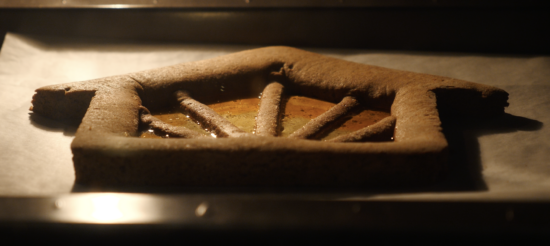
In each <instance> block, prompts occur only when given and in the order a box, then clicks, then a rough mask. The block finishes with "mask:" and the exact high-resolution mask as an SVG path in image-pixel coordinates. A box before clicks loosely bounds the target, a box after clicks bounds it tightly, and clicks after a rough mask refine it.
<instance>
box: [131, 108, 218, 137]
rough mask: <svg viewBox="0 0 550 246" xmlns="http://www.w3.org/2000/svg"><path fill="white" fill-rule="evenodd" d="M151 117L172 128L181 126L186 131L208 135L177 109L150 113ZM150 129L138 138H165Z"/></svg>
mask: <svg viewBox="0 0 550 246" xmlns="http://www.w3.org/2000/svg"><path fill="white" fill-rule="evenodd" d="M151 113H152V114H153V116H155V117H157V118H158V119H159V120H162V121H163V122H165V123H168V124H170V125H173V126H183V127H186V128H187V129H190V130H193V131H196V132H199V133H201V134H203V135H205V136H207V135H210V133H208V132H207V131H205V130H204V129H202V127H201V125H199V124H197V122H194V121H193V120H191V119H190V118H188V117H187V116H186V115H185V114H182V113H181V112H180V111H179V109H178V108H173V109H170V110H168V111H164V112H151ZM155 133H156V132H154V131H153V130H151V129H145V130H143V131H142V132H141V135H140V136H139V137H140V138H165V137H166V136H161V135H157V134H160V133H157V134H155Z"/></svg>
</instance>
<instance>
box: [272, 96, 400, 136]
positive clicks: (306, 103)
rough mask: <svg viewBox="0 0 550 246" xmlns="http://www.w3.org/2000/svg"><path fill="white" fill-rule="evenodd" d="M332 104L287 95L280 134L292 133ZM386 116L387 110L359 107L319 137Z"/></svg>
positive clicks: (335, 134) (336, 134) (351, 128)
mask: <svg viewBox="0 0 550 246" xmlns="http://www.w3.org/2000/svg"><path fill="white" fill-rule="evenodd" d="M334 105H336V104H335V103H331V102H326V101H321V100H317V99H313V98H308V97H302V96H290V97H288V98H287V100H286V105H285V107H284V109H285V111H284V115H283V119H282V122H281V124H282V127H283V129H282V131H281V136H282V137H286V136H288V135H290V134H292V133H293V132H294V131H296V130H298V129H300V128H301V127H303V126H304V125H305V124H307V123H308V122H309V121H310V120H311V119H313V118H315V117H317V116H319V115H321V114H323V113H324V112H326V111H327V110H329V109H330V108H332V107H333V106H334ZM388 116H390V114H389V113H388V112H383V111H375V110H370V109H360V110H358V111H356V112H355V113H353V114H351V115H349V116H346V117H345V118H344V119H343V120H341V121H340V122H337V123H336V124H335V129H334V130H332V131H330V132H327V133H325V134H323V135H322V136H321V138H320V139H321V140H327V139H331V138H335V137H338V136H340V135H344V134H348V133H351V132H353V131H357V130H360V129H362V128H364V127H367V126H369V125H372V124H374V123H376V122H378V121H380V120H382V119H384V118H386V117H388Z"/></svg>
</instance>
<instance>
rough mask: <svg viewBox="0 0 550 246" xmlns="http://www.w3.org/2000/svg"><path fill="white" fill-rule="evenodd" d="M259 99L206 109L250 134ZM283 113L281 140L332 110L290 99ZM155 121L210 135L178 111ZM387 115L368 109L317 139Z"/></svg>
mask: <svg viewBox="0 0 550 246" xmlns="http://www.w3.org/2000/svg"><path fill="white" fill-rule="evenodd" d="M259 104H260V99H259V98H245V99H238V100H233V101H227V102H220V103H213V104H209V105H208V106H209V107H210V108H211V109H212V110H214V111H215V112H216V113H218V114H219V115H221V116H223V117H224V118H226V119H227V120H229V121H230V122H231V123H232V124H234V125H235V126H237V127H238V128H240V129H242V130H243V131H246V132H249V133H253V132H254V127H255V124H256V120H255V118H256V116H257V115H258V109H259ZM283 104H284V105H283V108H284V112H283V115H282V119H281V129H280V130H281V131H280V136H281V137H286V136H288V135H290V134H291V133H293V132H294V131H296V130H298V129H300V128H301V127H303V126H304V125H305V124H307V123H308V122H309V121H310V120H311V119H313V118H315V117H317V116H319V115H321V114H323V113H324V112H326V111H327V110H329V109H331V108H332V107H333V106H334V105H336V104H334V103H331V102H326V101H321V100H317V99H313V98H307V97H302V96H290V97H287V98H286V99H285V101H284V102H283ZM152 113H153V115H154V116H155V117H157V118H158V119H160V120H162V121H164V122H165V123H168V124H171V125H174V126H183V127H186V128H188V129H190V130H194V131H197V132H199V133H201V134H203V135H205V136H209V135H210V133H209V132H208V131H207V130H205V129H203V128H202V126H201V125H199V124H197V123H196V122H194V121H193V120H191V119H190V118H188V117H187V116H186V115H184V114H182V113H181V112H179V110H178V108H174V109H172V110H169V111H166V112H152ZM389 115H390V114H389V113H388V112H382V111H374V110H369V109H361V110H358V111H357V112H355V113H354V114H351V115H349V116H346V118H345V119H343V120H341V121H340V122H337V123H336V124H335V129H334V130H332V131H330V132H327V133H325V134H324V135H322V136H320V139H321V140H325V139H331V138H334V137H337V136H340V135H343V134H348V133H350V132H353V131H357V130H359V129H361V128H364V127H366V126H369V125H372V124H374V123H376V122H378V121H380V120H382V119H384V118H385V117H387V116H389ZM140 137H142V138H162V137H166V136H159V135H156V134H155V133H154V132H151V130H148V129H146V130H144V131H143V132H142V134H141V135H140Z"/></svg>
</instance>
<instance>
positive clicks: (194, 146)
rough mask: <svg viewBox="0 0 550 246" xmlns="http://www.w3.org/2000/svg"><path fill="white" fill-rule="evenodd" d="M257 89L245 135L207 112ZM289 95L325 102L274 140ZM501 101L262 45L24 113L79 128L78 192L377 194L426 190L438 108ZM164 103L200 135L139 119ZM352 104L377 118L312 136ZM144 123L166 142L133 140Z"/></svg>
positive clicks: (456, 84) (136, 76)
mask: <svg viewBox="0 0 550 246" xmlns="http://www.w3.org/2000/svg"><path fill="white" fill-rule="evenodd" d="M260 93H261V99H259V106H258V111H257V114H256V119H255V123H254V124H255V126H254V130H253V131H252V132H250V131H245V130H243V129H241V127H238V126H236V125H235V124H233V123H232V122H230V121H229V120H228V119H227V118H225V117H223V116H221V115H220V114H218V113H217V112H216V111H215V110H213V109H212V108H211V107H209V106H208V104H209V103H217V102H226V101H231V100H236V99H239V98H247V97H250V96H251V95H259V94H260ZM289 95H299V96H304V97H309V98H314V99H315V100H322V101H325V102H331V103H333V105H334V106H332V107H328V109H327V110H326V111H325V112H322V113H320V114H319V115H318V116H316V117H312V119H311V120H310V121H309V122H307V123H306V124H305V125H304V126H303V127H301V128H299V129H297V130H296V131H294V132H292V133H289V134H288V136H285V137H283V136H281V135H283V134H282V131H281V122H282V119H281V118H282V117H284V116H283V114H284V112H285V111H284V108H285V105H288V103H290V101H288V100H289V99H288V96H289ZM507 100H508V94H507V93H506V92H505V91H503V90H501V89H498V88H495V87H491V86H486V85H482V84H477V83H472V82H467V81H462V80H457V79H452V78H446V77H440V76H434V75H428V74H419V73H413V72H406V71H399V70H393V69H387V68H382V67H376V66H369V65H364V64H357V63H353V62H348V61H344V60H339V59H335V58H330V57H326V56H322V55H319V54H315V53H310V52H306V51H303V50H299V49H294V48H289V47H267V48H261V49H255V50H248V51H243V52H238V53H234V54H230V55H226V56H221V57H217V58H214V59H210V60H204V61H198V62H191V63H183V64H178V65H174V66H170V67H164V68H158V69H153V70H148V71H143V72H138V73H132V74H126V75H119V76H113V77H107V78H101V79H95V80H90V81H84V82H75V83H67V84H59V85H52V86H46V87H42V88H39V89H37V90H36V94H35V95H34V97H33V102H32V103H33V108H32V110H33V111H34V112H35V113H37V114H40V115H43V116H46V117H49V118H53V119H59V120H65V119H71V120H80V119H81V120H82V121H81V124H80V126H79V128H78V130H77V132H76V135H75V139H74V140H73V142H72V144H71V149H72V152H73V155H74V157H73V161H74V167H75V172H76V182H77V183H81V184H95V185H367V186H371V187H387V186H395V185H407V184H423V183H430V182H433V181H434V180H435V179H436V178H437V177H438V176H439V175H440V174H441V173H442V170H444V169H445V163H446V158H447V154H446V151H447V141H446V139H445V137H444V135H443V134H442V132H441V122H440V119H439V114H438V107H437V106H438V104H445V105H446V108H449V109H451V110H455V111H457V112H460V113H462V114H466V115H483V116H495V115H499V114H503V113H504V108H505V107H506V106H508V103H507ZM174 106H177V107H179V108H180V110H182V112H184V113H185V115H187V116H189V117H190V118H191V119H192V120H194V121H195V122H196V123H197V124H199V125H200V126H201V127H202V128H204V129H207V130H208V134H202V133H198V132H196V131H193V130H190V129H189V128H186V127H182V126H177V125H173V124H171V123H170V122H166V121H162V120H160V119H159V118H157V117H155V116H154V115H153V114H151V112H154V111H158V110H161V109H163V108H170V107H174ZM362 107H365V108H370V109H377V110H382V111H387V112H388V113H389V114H388V115H387V117H382V118H381V120H379V121H378V122H376V123H375V124H372V125H370V126H367V127H363V128H361V129H356V130H353V131H351V132H347V133H345V134H341V135H339V136H336V137H330V138H328V139H326V141H319V140H318V139H319V138H320V137H319V136H321V135H322V136H327V135H326V132H327V131H330V130H331V129H334V125H335V124H336V125H337V124H341V122H342V120H343V119H344V120H345V118H346V117H348V116H349V115H350V114H353V112H356V111H357V109H358V108H362ZM302 111H304V110H302ZM304 113H308V112H304ZM339 122H340V123H339ZM144 126H145V127H149V129H151V130H152V131H156V132H162V134H167V135H168V136H169V137H168V138H166V139H146V138H139V137H138V135H139V134H140V127H144ZM327 129H328V130H327ZM323 134H324V135H323Z"/></svg>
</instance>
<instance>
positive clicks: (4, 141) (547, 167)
mask: <svg viewBox="0 0 550 246" xmlns="http://www.w3.org/2000/svg"><path fill="white" fill-rule="evenodd" d="M250 48H256V47H252V46H235V45H196V44H193V45H191V44H159V43H138V42H128V41H117V40H100V39H74V38H61V37H45V36H29V35H21V34H14V33H8V34H7V35H6V37H5V41H4V44H3V46H2V49H1V51H0V100H1V101H0V102H1V103H0V113H1V114H0V139H1V141H0V196H49V195H57V194H64V193H69V192H71V191H73V190H74V187H73V186H74V169H73V166H72V154H71V150H70V143H71V141H72V139H73V138H74V131H75V129H76V126H75V125H73V124H69V123H60V122H56V121H53V120H49V119H46V118H43V117H40V116H37V115H33V114H32V113H30V111H29V107H30V106H31V98H32V96H33V94H34V90H35V89H37V88H39V87H41V86H45V85H50V84H58V83H66V82H74V81H83V80H88V79H94V78H99V77H105V76H111V75H117V74H124V73H129V72H136V71H141V70H145V69H151V68H157V67H162V66H167V65H173V64H177V63H181V62H189V61H196V60H203V59H207V58H212V57H216V56H220V55H224V54H228V53H232V52H237V51H240V50H245V49H250ZM300 48H304V47H300ZM305 49H307V50H310V51H313V52H317V53H322V54H325V55H329V56H333V57H337V58H341V59H345V60H349V61H354V62H358V63H364V64H371V65H377V66H383V67H388V68H395V69H401V70H407V71H414V72H420V73H428V74H434V75H441V76H447V77H452V78H457V79H463V80H467V81H472V82H477V83H483V84H488V85H492V86H497V87H500V88H502V89H504V90H506V91H508V93H510V99H509V103H510V106H509V107H508V108H507V109H506V112H507V113H508V115H506V117H503V118H499V119H495V120H492V121H483V122H480V123H479V122H478V123H479V124H477V125H476V122H474V123H471V121H467V122H466V123H464V124H466V125H467V126H465V127H463V128H461V130H460V132H459V134H458V135H457V134H454V135H453V136H454V138H456V139H458V141H451V140H452V139H449V142H450V143H454V144H455V147H454V148H458V149H460V150H461V151H458V152H457V153H454V155H452V157H453V158H454V159H457V161H454V163H455V164H456V163H458V164H457V165H465V167H466V168H465V169H464V168H463V169H460V170H467V172H468V173H469V174H468V175H470V176H472V175H473V176H476V175H477V176H479V177H478V180H476V178H475V177H474V178H471V177H466V178H469V179H471V180H474V181H469V182H470V183H473V185H468V187H469V188H466V189H460V188H459V189H456V188H449V187H454V186H452V185H451V186H449V185H447V186H445V185H443V186H441V187H443V188H441V187H439V188H435V189H432V188H428V189H419V190H418V189H417V190H412V191H411V190H402V191H400V190H397V191H395V190H393V191H391V192H372V191H371V192H339V193H338V194H339V195H338V196H334V195H330V196H326V198H330V199H334V198H337V199H383V200H395V199H398V200H399V199H403V200H418V199H420V200H434V199H435V200H495V199H496V200H544V201H548V200H550V161H549V160H550V130H549V129H548V127H546V125H547V124H548V123H550V96H549V95H550V57H545V56H518V55H494V54H491V55H486V54H465V53H433V52H406V51H394V52H392V51H375V50H350V49H340V50H334V49H333V50H329V49H308V48H307V47H306V48H305ZM459 124H461V123H459ZM455 126H456V124H455ZM457 143H458V145H464V146H458V147H456V145H457ZM452 163H453V162H452ZM453 170H455V169H453V168H451V169H450V171H451V172H452V171H453ZM462 172H464V171H462ZM468 175H466V176H468ZM463 178H464V177H463V176H456V175H454V176H453V175H452V174H451V175H449V178H448V179H450V180H453V179H454V181H452V182H455V183H456V182H458V183H460V180H459V179H463ZM445 182H447V183H448V182H450V181H448V180H447V181H445V180H443V181H442V183H445ZM445 187H447V188H445ZM286 194H288V193H286ZM303 195H304V194H303V192H302V194H301V197H303ZM305 196H306V197H307V194H306V195H305ZM315 196H316V197H317V198H319V197H320V198H323V195H322V194H321V195H319V192H316V193H315Z"/></svg>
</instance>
